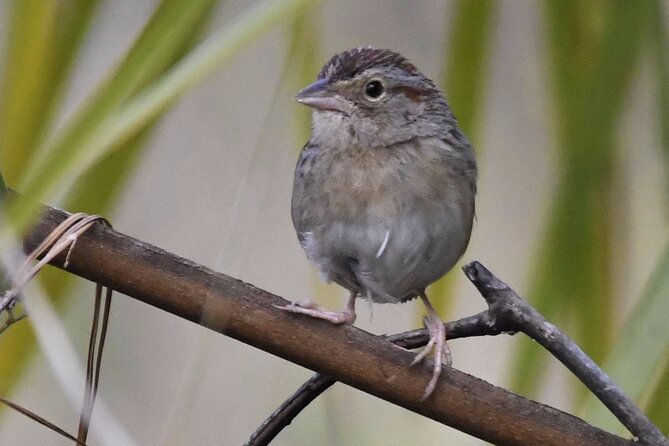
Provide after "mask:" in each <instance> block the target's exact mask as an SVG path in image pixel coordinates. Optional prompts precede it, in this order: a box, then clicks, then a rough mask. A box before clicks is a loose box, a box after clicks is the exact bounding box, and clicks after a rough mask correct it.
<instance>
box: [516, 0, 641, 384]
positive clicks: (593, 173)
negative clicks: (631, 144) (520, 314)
mask: <svg viewBox="0 0 669 446" xmlns="http://www.w3.org/2000/svg"><path fill="white" fill-rule="evenodd" d="M576 3H578V6H577V5H576ZM589 3H592V4H593V7H597V8H598V9H599V10H600V11H601V19H599V18H597V16H594V17H593V16H592V14H591V12H590V9H588V2H573V1H572V2H571V3H570V2H566V1H563V0H552V1H549V2H546V23H547V25H548V26H547V29H546V32H547V35H548V39H549V44H550V50H551V53H550V55H551V75H552V80H553V84H554V95H555V98H556V104H557V106H558V110H557V117H558V139H559V145H560V153H561V155H562V159H561V164H562V175H561V179H560V183H559V185H558V188H557V192H556V198H555V200H554V202H553V205H552V208H551V211H550V215H549V218H548V225H547V227H546V232H545V234H544V237H543V242H542V243H541V244H540V246H541V251H540V252H539V253H537V256H538V257H537V258H538V259H539V261H537V262H536V266H535V268H536V269H535V271H534V272H533V279H532V281H531V285H530V297H531V299H532V301H533V303H534V305H535V306H536V307H537V308H538V309H539V311H541V312H542V313H543V314H544V316H546V317H547V318H548V319H549V320H553V321H556V320H557V319H560V320H565V319H566V318H567V317H569V316H576V319H573V318H572V319H573V322H574V324H575V329H576V333H575V335H574V337H575V338H576V341H577V342H578V343H579V344H580V345H581V346H582V347H583V349H584V350H585V351H586V352H587V353H588V354H589V355H590V356H591V357H592V358H593V359H594V360H595V361H600V360H601V359H602V358H603V357H604V355H605V353H606V352H607V350H608V349H609V347H610V345H611V333H612V311H613V310H612V309H613V308H614V306H613V303H612V293H611V280H610V262H611V255H610V252H609V250H610V244H611V236H610V228H611V222H610V221H609V218H613V217H612V216H614V215H615V214H614V212H613V209H614V206H613V203H612V196H611V191H612V187H611V181H612V178H611V175H612V170H613V164H614V159H615V153H616V151H615V148H616V144H615V138H616V124H617V119H618V117H619V115H620V113H621V112H622V108H623V107H622V106H623V101H624V99H625V98H626V96H627V90H628V86H629V83H630V82H629V81H630V78H631V76H632V74H633V72H634V67H635V64H636V62H637V61H638V60H639V55H640V48H641V45H640V44H641V41H642V36H643V33H642V32H640V30H644V29H648V27H649V26H650V18H651V15H650V14H649V8H648V6H649V5H650V2H649V1H646V0H644V1H641V2H634V3H631V2H597V1H591V2H589ZM586 11H587V12H586ZM600 22H601V26H599V23H600ZM593 29H601V33H600V34H601V35H596V34H595V33H593V32H592V30H593ZM593 327H596V329H593ZM545 358H546V354H545V353H544V352H542V351H541V350H540V349H539V348H537V346H536V345H535V344H533V343H531V342H529V341H527V340H524V341H523V342H522V343H521V345H520V348H519V349H518V350H517V354H516V360H515V363H516V364H517V365H516V367H515V368H514V375H513V379H512V380H513V382H512V386H513V388H514V389H516V390H517V391H519V392H520V393H523V394H531V393H533V392H535V391H536V389H537V386H538V383H539V381H540V380H541V378H542V377H543V376H544V370H545V368H544V367H542V363H543V362H544V360H545Z"/></svg>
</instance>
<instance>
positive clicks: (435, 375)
mask: <svg viewBox="0 0 669 446" xmlns="http://www.w3.org/2000/svg"><path fill="white" fill-rule="evenodd" d="M420 299H421V300H422V301H423V304H424V305H425V308H426V309H427V316H426V317H425V319H423V323H424V324H425V327H426V328H427V331H428V333H429V334H430V340H429V341H428V343H427V345H426V346H425V347H424V348H423V350H421V351H420V353H418V354H417V355H416V357H415V358H414V360H413V361H412V362H411V365H412V366H413V365H415V364H418V363H419V362H420V361H422V360H423V359H424V358H425V357H426V356H427V355H428V353H430V352H431V351H434V369H433V370H432V379H430V382H429V383H428V385H427V387H426V388H425V393H424V394H423V398H422V401H425V400H426V399H428V397H429V396H430V395H431V394H432V392H433V391H434V388H435V387H436V385H437V380H438V379H439V375H440V374H441V368H442V364H445V365H446V366H447V367H449V366H450V365H451V363H452V359H451V351H450V350H449V349H448V345H446V330H445V329H444V324H443V322H442V321H441V319H439V315H437V312H436V311H435V309H434V307H433V306H432V304H431V303H430V301H429V300H428V299H427V296H426V295H425V293H421V294H420Z"/></svg>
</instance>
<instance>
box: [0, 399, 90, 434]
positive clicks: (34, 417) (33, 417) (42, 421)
mask: <svg viewBox="0 0 669 446" xmlns="http://www.w3.org/2000/svg"><path fill="white" fill-rule="evenodd" d="M0 403H2V404H4V405H6V406H8V407H11V408H12V409H14V410H15V411H16V412H18V413H20V414H21V415H25V416H26V417H28V418H30V419H31V420H33V421H36V422H37V423H39V424H41V425H42V426H44V427H46V428H48V429H51V430H52V431H54V432H56V433H57V434H59V435H61V436H63V437H65V438H67V439H68V440H72V441H74V442H75V443H76V444H77V445H79V446H86V443H84V442H81V441H79V440H77V439H76V438H75V437H74V436H73V435H70V434H69V433H68V432H67V431H65V430H64V429H61V428H60V427H58V426H56V425H55V424H53V423H52V422H50V421H49V420H47V419H45V418H43V417H40V416H39V415H37V414H36V413H35V412H32V411H30V410H28V409H26V408H25V407H23V406H21V405H19V404H16V403H13V402H11V401H9V400H6V399H4V398H2V397H0Z"/></svg>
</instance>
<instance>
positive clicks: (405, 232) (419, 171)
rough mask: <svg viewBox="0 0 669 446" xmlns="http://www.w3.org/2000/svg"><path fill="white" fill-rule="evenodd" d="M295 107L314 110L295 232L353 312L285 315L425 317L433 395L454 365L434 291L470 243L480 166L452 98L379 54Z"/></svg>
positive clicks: (348, 62)
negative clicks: (399, 310) (415, 307)
mask: <svg viewBox="0 0 669 446" xmlns="http://www.w3.org/2000/svg"><path fill="white" fill-rule="evenodd" d="M295 99H296V100H297V101H298V102H300V103H302V104H304V105H306V106H308V107H311V108H312V109H313V118H312V119H313V122H312V131H311V137H310V138H309V141H308V142H307V144H306V145H305V146H304V148H303V149H302V151H301V152H300V155H299V159H298V161H297V166H296V168H295V179H294V185H293V192H292V200H291V208H292V220H293V224H294V226H295V230H296V232H297V237H298V239H299V242H300V244H301V245H302V247H303V248H304V251H305V252H306V255H307V257H308V259H309V260H310V261H311V262H312V263H313V264H315V265H316V266H317V267H318V269H319V270H320V272H321V274H322V276H323V278H324V280H326V281H327V282H330V281H333V282H336V283H337V284H339V285H341V286H342V287H344V288H346V289H347V290H348V291H349V292H350V294H349V298H348V300H347V302H346V305H345V307H344V309H343V310H342V311H340V312H335V311H328V310H324V309H322V308H319V307H318V306H316V305H313V304H307V305H297V304H291V305H288V306H284V307H280V308H281V309H282V310H285V311H289V312H292V313H299V314H304V315H308V316H312V317H316V318H321V319H325V320H327V321H330V322H332V323H334V324H342V323H349V324H352V323H353V322H354V321H355V318H356V314H355V302H356V299H357V298H359V297H360V298H363V299H368V300H369V301H371V302H375V303H400V302H407V301H409V300H411V299H414V298H416V297H418V298H420V299H421V301H422V302H423V304H424V305H425V308H426V312H427V315H426V316H425V318H424V324H425V327H426V328H427V330H428V333H429V343H428V344H427V345H426V346H425V348H424V349H423V350H422V351H421V352H420V353H418V354H417V355H416V357H415V359H414V361H413V362H412V364H411V365H414V364H416V363H418V362H420V361H421V360H423V359H424V358H425V357H426V356H427V355H428V354H429V353H431V352H433V353H434V366H433V373H432V378H431V380H430V381H429V383H428V384H427V386H426V388H425V393H424V394H423V400H424V399H427V398H428V397H429V396H430V394H431V393H432V391H433V390H434V388H435V386H436V383H437V380H438V378H439V376H440V373H441V370H442V365H446V366H450V365H451V355H450V351H449V349H448V347H447V345H446V333H445V330H444V324H443V323H442V321H441V320H440V318H439V316H438V314H437V313H436V311H435V309H434V307H433V306H432V304H431V303H430V301H429V299H428V297H427V295H426V292H425V289H426V288H427V286H428V285H430V284H431V283H433V282H435V281H436V280H437V279H439V278H440V277H442V276H443V275H444V274H446V273H447V272H448V271H449V270H450V269H451V268H452V267H453V265H454V264H455V263H456V262H457V261H458V259H459V258H460V257H461V256H462V254H463V253H464V251H465V249H466V248H467V245H468V243H469V239H470V235H471V230H472V222H473V219H474V197H475V195H476V175H477V170H476V158H475V155H474V152H473V151H472V148H471V145H470V143H469V140H468V139H467V137H466V136H465V135H464V134H463V133H462V131H460V129H459V128H458V125H457V121H456V119H455V117H454V116H453V113H452V112H451V109H450V108H449V106H448V104H447V102H446V99H445V98H444V95H443V94H442V93H441V91H440V90H439V89H438V88H437V87H436V86H435V84H434V82H432V81H431V80H430V79H428V78H427V77H426V76H424V75H423V74H421V73H420V72H419V71H418V69H417V68H416V67H415V66H414V65H413V64H411V63H410V62H409V61H408V60H407V59H405V58H404V57H403V56H401V55H400V54H398V53H396V52H394V51H391V50H387V49H378V48H373V47H362V48H354V49H351V50H348V51H344V52H342V53H339V54H336V55H335V56H333V57H332V58H331V59H330V60H329V61H328V62H327V63H326V64H325V65H324V66H323V68H322V69H321V70H320V72H319V73H318V77H317V80H316V81H315V82H314V83H312V84H311V85H309V86H307V87H306V88H305V89H303V90H302V91H300V92H299V93H298V94H297V96H296V97H295Z"/></svg>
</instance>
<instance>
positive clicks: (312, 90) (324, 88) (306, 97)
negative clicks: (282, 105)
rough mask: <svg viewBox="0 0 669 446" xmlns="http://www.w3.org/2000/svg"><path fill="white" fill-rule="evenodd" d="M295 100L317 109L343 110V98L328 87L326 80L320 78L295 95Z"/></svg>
mask: <svg viewBox="0 0 669 446" xmlns="http://www.w3.org/2000/svg"><path fill="white" fill-rule="evenodd" d="M295 100H296V101H297V102H299V103H301V104H304V105H306V106H309V107H312V108H315V109H318V110H331V111H344V108H345V103H344V100H343V98H341V97H340V96H339V95H338V94H336V93H335V92H334V91H332V90H331V89H330V88H328V80H327V79H320V80H317V81H316V82H314V83H313V84H311V85H309V86H308V87H306V88H305V89H304V90H302V91H300V92H299V93H297V95H295Z"/></svg>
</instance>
